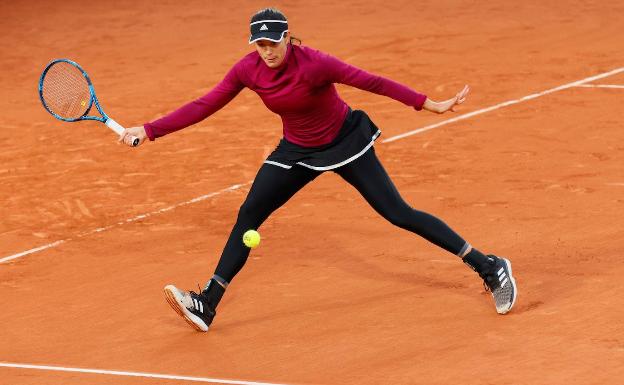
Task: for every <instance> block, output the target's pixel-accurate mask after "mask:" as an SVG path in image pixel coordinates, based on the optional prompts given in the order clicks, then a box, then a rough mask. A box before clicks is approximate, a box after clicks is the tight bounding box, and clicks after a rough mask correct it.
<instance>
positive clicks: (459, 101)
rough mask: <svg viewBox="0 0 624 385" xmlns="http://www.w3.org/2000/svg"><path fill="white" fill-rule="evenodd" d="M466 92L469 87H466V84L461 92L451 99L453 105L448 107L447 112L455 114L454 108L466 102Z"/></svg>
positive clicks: (468, 90)
mask: <svg viewBox="0 0 624 385" xmlns="http://www.w3.org/2000/svg"><path fill="white" fill-rule="evenodd" d="M468 92H470V87H468V85H467V84H466V85H465V86H464V88H463V89H462V90H461V91H459V93H458V94H457V95H455V97H454V98H453V99H451V100H453V104H451V107H449V110H451V111H453V112H455V106H457V105H460V104H462V103H463V102H465V101H466V96H468Z"/></svg>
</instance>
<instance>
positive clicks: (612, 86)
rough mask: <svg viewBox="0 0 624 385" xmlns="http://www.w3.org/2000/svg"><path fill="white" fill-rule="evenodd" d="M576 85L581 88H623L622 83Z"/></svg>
mask: <svg viewBox="0 0 624 385" xmlns="http://www.w3.org/2000/svg"><path fill="white" fill-rule="evenodd" d="M576 87H583V88H624V85H620V84H581V85H578V86H576Z"/></svg>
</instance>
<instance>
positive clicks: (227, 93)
mask: <svg viewBox="0 0 624 385" xmlns="http://www.w3.org/2000/svg"><path fill="white" fill-rule="evenodd" d="M238 66H239V64H237V65H235V66H234V67H232V69H230V71H229V72H228V73H227V74H226V75H225V77H224V78H223V80H222V81H221V82H220V83H219V84H217V85H216V86H215V87H214V88H213V89H212V90H211V91H210V92H208V93H207V94H206V95H204V96H202V97H200V98H199V99H196V100H194V101H192V102H190V103H188V104H185V105H184V106H182V107H180V108H178V109H177V110H175V111H173V112H171V113H169V114H167V115H166V116H164V117H162V118H160V119H158V120H155V121H153V122H149V123H145V124H144V125H143V127H145V133H146V134H147V137H148V138H149V139H150V140H154V139H156V138H159V137H161V136H165V135H167V134H170V133H172V132H175V131H178V130H181V129H183V128H185V127H188V126H190V125H193V124H195V123H197V122H200V121H202V120H204V119H206V118H207V117H209V116H210V115H212V114H214V113H215V112H217V111H218V110H220V109H221V108H223V107H224V106H225V105H226V104H228V103H229V102H230V101H231V100H232V99H234V97H235V96H236V95H238V94H239V92H240V91H241V90H242V89H243V88H244V87H245V85H244V84H243V82H242V81H241V79H240V77H239V76H238Z"/></svg>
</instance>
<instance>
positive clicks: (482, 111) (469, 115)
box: [382, 67, 624, 143]
mask: <svg viewBox="0 0 624 385" xmlns="http://www.w3.org/2000/svg"><path fill="white" fill-rule="evenodd" d="M620 72H624V67H620V68H617V69H614V70H613V71H609V72H604V73H601V74H598V75H595V76H590V77H588V78H585V79H581V80H577V81H575V82H572V83H567V84H564V85H561V86H558V87H554V88H550V89H547V90H546V91H541V92H536V93H534V94H531V95H527V96H523V97H521V98H520V99H514V100H509V101H507V102H503V103H499V104H495V105H493V106H490V107H486V108H482V109H480V110H476V111H472V112H469V113H467V114H463V115H459V116H457V117H455V118H452V119H448V120H443V121H441V122H438V123H434V124H431V125H429V126H425V127H422V128H418V129H416V130H413V131H408V132H406V133H403V134H400V135H396V136H392V137H390V138H388V139H385V140H382V143H389V142H394V141H395V140H399V139H403V138H407V137H408V136H412V135H416V134H420V133H421V132H425V131H429V130H432V129H434V128H437V127H440V126H444V125H447V124H450V123H455V122H459V121H460V120H464V119H468V118H472V117H473V116H477V115H481V114H485V113H486V112H490V111H494V110H498V109H500V108H503V107H507V106H511V105H514V104H518V103H522V102H526V101H527V100H531V99H535V98H539V97H540V96H544V95H548V94H552V93H553V92H557V91H562V90H565V89H568V88H572V87H578V86H580V85H581V84H584V83H589V82H593V81H594V80H598V79H602V78H606V77H609V76H613V75H615V74H618V73H620Z"/></svg>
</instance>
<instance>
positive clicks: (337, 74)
mask: <svg viewBox="0 0 624 385" xmlns="http://www.w3.org/2000/svg"><path fill="white" fill-rule="evenodd" d="M319 53H320V58H321V61H322V67H323V68H322V71H323V72H324V73H325V74H326V76H327V78H326V80H327V81H330V82H332V83H341V84H346V85H349V86H352V87H356V88H359V89H361V90H364V91H369V92H372V93H375V94H378V95H383V96H387V97H389V98H392V99H394V100H397V101H399V102H401V103H403V104H406V105H408V106H411V107H414V108H415V109H416V110H418V111H420V110H421V109H422V107H423V104H424V103H425V100H427V96H426V95H424V94H421V93H418V92H416V91H414V90H412V89H411V88H409V87H407V86H404V85H403V84H400V83H397V82H395V81H393V80H390V79H387V78H384V77H382V76H377V75H373V74H371V73H368V72H366V71H364V70H362V69H360V68H357V67H355V66H352V65H350V64H347V63H345V62H343V61H341V60H340V59H337V58H335V57H333V56H331V55H327V54H325V53H322V52H319Z"/></svg>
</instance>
